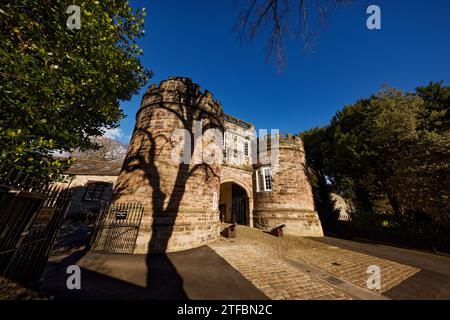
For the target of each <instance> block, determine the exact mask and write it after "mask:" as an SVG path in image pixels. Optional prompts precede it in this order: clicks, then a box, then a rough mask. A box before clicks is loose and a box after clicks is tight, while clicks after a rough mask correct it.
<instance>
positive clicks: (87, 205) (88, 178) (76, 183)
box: [57, 175, 117, 218]
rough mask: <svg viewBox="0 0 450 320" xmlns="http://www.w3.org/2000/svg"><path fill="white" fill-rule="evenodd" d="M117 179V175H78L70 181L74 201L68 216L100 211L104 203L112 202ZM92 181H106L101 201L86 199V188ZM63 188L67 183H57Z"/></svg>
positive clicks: (79, 215)
mask: <svg viewBox="0 0 450 320" xmlns="http://www.w3.org/2000/svg"><path fill="white" fill-rule="evenodd" d="M116 181H117V176H105V175H76V176H74V177H73V180H72V182H71V183H70V188H69V191H70V192H71V193H72V202H71V203H70V207H69V210H68V212H67V218H72V217H75V216H78V217H79V218H81V216H83V215H86V214H87V213H88V212H92V213H98V212H99V211H100V209H101V208H102V206H103V205H105V204H106V203H108V202H110V201H111V200H112V197H113V189H114V186H115V184H116ZM90 183H104V184H105V189H104V191H103V194H102V197H101V199H100V200H99V201H92V200H91V201H89V200H84V195H85V193H86V188H87V186H88V185H89V184H90ZM58 184H59V185H61V186H62V187H63V188H65V187H67V183H57V185H58Z"/></svg>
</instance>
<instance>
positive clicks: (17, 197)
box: [0, 170, 71, 285]
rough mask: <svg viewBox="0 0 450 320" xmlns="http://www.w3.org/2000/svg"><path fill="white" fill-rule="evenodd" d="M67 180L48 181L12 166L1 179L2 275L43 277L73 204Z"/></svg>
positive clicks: (28, 280)
mask: <svg viewBox="0 0 450 320" xmlns="http://www.w3.org/2000/svg"><path fill="white" fill-rule="evenodd" d="M69 185H70V183H68V184H63V183H59V184H49V183H47V182H46V181H44V180H42V179H36V178H33V177H31V176H28V175H26V174H22V173H20V172H17V171H14V170H11V171H10V172H9V174H8V175H6V177H5V178H2V179H0V275H2V276H5V277H7V278H10V279H13V280H15V281H17V282H19V283H21V284H24V285H33V284H37V283H38V282H39V281H40V277H41V275H42V272H43V271H44V268H45V265H46V263H47V260H48V257H49V255H50V252H51V250H52V248H53V244H54V242H55V237H56V234H57V233H58V230H59V229H60V227H61V224H62V222H63V220H64V217H65V214H66V212H67V209H68V208H69V205H70V201H71V199H70V195H69V192H67V191H68V190H67V188H68V187H69Z"/></svg>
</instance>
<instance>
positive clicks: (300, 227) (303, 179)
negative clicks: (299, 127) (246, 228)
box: [253, 135, 323, 237]
mask: <svg viewBox="0 0 450 320" xmlns="http://www.w3.org/2000/svg"><path fill="white" fill-rule="evenodd" d="M275 139H278V148H279V149H278V154H279V158H278V159H279V160H278V165H277V168H276V170H274V168H273V165H274V164H273V163H270V161H271V160H270V159H272V157H271V155H272V152H273V151H272V150H271V143H270V139H269V141H268V142H267V140H263V145H264V144H266V143H267V144H266V145H267V147H266V149H267V154H268V157H267V159H268V160H269V162H267V161H261V158H260V157H258V163H257V165H255V174H254V185H255V186H257V188H256V189H255V191H254V202H255V203H254V211H253V225H254V227H256V228H260V229H263V230H270V229H272V228H274V227H277V226H280V225H282V224H285V225H286V228H285V229H284V232H285V233H286V234H290V235H296V236H313V237H314V236H323V231H322V226H321V223H320V220H319V216H318V214H317V212H316V211H315V208H314V198H313V194H312V188H311V185H310V183H309V180H308V177H307V174H306V172H307V171H306V170H307V167H306V159H305V151H304V147H303V142H302V140H301V139H300V138H299V137H294V136H290V135H287V136H286V137H283V136H281V135H277V136H276V138H275ZM275 141H276V140H275ZM260 152H261V150H260ZM261 154H263V153H260V155H261ZM272 161H273V160H272ZM264 169H266V170H270V171H271V181H270V182H269V181H267V184H269V183H270V184H271V186H270V188H267V185H264V183H265V182H264V179H267V178H266V176H267V175H266V171H265V170H264ZM257 179H259V180H258V181H256V180H257ZM267 180H268V179H267ZM262 185H264V187H266V188H267V189H270V190H267V191H265V190H261V189H263V188H262ZM258 189H260V192H258ZM261 191H262V192H261Z"/></svg>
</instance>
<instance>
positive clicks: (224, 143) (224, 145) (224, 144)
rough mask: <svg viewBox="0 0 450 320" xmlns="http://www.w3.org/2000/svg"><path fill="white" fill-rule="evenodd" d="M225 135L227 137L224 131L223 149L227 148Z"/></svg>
mask: <svg viewBox="0 0 450 320" xmlns="http://www.w3.org/2000/svg"><path fill="white" fill-rule="evenodd" d="M227 137H228V134H227V133H226V132H225V133H224V134H223V145H222V148H223V150H225V149H226V148H227Z"/></svg>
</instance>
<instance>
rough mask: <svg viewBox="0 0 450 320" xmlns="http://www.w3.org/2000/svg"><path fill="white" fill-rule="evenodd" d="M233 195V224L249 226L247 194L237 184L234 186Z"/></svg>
mask: <svg viewBox="0 0 450 320" xmlns="http://www.w3.org/2000/svg"><path fill="white" fill-rule="evenodd" d="M231 194H232V209H231V212H232V215H233V222H236V223H237V224H242V225H247V193H246V192H245V190H244V189H243V188H241V187H240V186H238V185H237V184H233V185H232V193H231Z"/></svg>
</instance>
